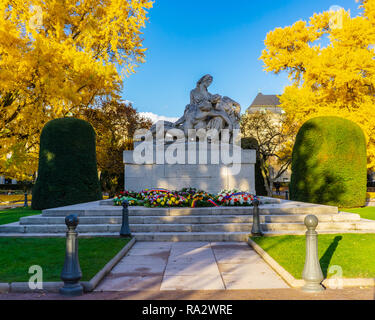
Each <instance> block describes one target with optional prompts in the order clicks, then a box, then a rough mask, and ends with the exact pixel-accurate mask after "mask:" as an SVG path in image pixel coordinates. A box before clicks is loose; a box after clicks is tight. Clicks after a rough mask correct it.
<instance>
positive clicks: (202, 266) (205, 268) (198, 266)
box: [164, 262, 220, 276]
mask: <svg viewBox="0 0 375 320" xmlns="http://www.w3.org/2000/svg"><path fill="white" fill-rule="evenodd" d="M164 275H165V276H194V275H200V276H204V275H219V276H220V272H219V268H218V266H217V264H216V263H204V262H202V263H200V262H196V263H188V264H182V263H168V264H167V267H166V269H165V273H164Z"/></svg>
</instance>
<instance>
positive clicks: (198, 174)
mask: <svg viewBox="0 0 375 320" xmlns="http://www.w3.org/2000/svg"><path fill="white" fill-rule="evenodd" d="M208 154H210V150H208ZM240 158H241V159H240V160H238V159H236V163H235V164H234V165H233V164H230V165H226V164H224V163H223V162H222V161H221V160H220V161H219V163H218V164H211V163H210V162H211V161H208V163H207V164H199V161H196V163H197V164H157V163H156V161H155V159H156V157H155V156H154V161H153V163H149V164H136V163H135V161H134V159H133V151H124V164H125V189H126V190H133V191H137V192H139V191H142V190H144V189H150V188H165V189H168V190H181V189H182V188H186V187H192V188H198V189H202V190H205V191H207V192H210V193H218V192H220V191H221V190H223V189H239V190H241V191H247V192H251V193H255V176H254V170H255V162H256V152H255V150H242V151H241V157H240ZM209 160H210V159H209ZM185 163H188V161H186V162H185Z"/></svg>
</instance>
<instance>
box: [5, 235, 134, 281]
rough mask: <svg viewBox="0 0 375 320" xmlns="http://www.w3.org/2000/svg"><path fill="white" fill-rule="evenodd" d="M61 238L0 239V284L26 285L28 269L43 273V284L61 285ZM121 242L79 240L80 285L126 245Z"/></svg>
mask: <svg viewBox="0 0 375 320" xmlns="http://www.w3.org/2000/svg"><path fill="white" fill-rule="evenodd" d="M65 242H66V239H64V238H0V282H27V281H29V278H30V276H32V275H31V274H28V271H29V267H30V266H32V265H39V266H41V267H42V269H43V281H61V279H60V274H61V270H62V268H63V265H64V259H65ZM128 242H129V239H124V238H88V239H79V261H80V266H81V270H82V274H83V277H82V281H89V280H91V278H92V277H93V276H95V274H96V273H98V272H99V271H100V270H101V269H102V268H103V267H104V266H105V265H106V264H107V263H108V262H109V261H110V260H111V259H112V258H113V257H114V256H115V255H116V254H117V253H118V252H119V251H120V250H121V249H122V248H123V247H124V246H125V245H126V244H127V243H128Z"/></svg>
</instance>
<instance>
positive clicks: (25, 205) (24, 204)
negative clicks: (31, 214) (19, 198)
mask: <svg viewBox="0 0 375 320" xmlns="http://www.w3.org/2000/svg"><path fill="white" fill-rule="evenodd" d="M27 202H28V201H27V192H25V201H24V203H23V206H24V207H25V208H27V207H28V206H29V205H28V203H27Z"/></svg>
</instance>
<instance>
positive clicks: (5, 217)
mask: <svg viewBox="0 0 375 320" xmlns="http://www.w3.org/2000/svg"><path fill="white" fill-rule="evenodd" d="M41 213H42V211H40V210H32V209H31V208H30V207H28V208H23V207H19V208H14V209H4V210H0V225H2V224H8V223H12V222H17V221H18V220H19V219H20V218H22V217H27V216H33V215H36V214H41Z"/></svg>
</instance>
